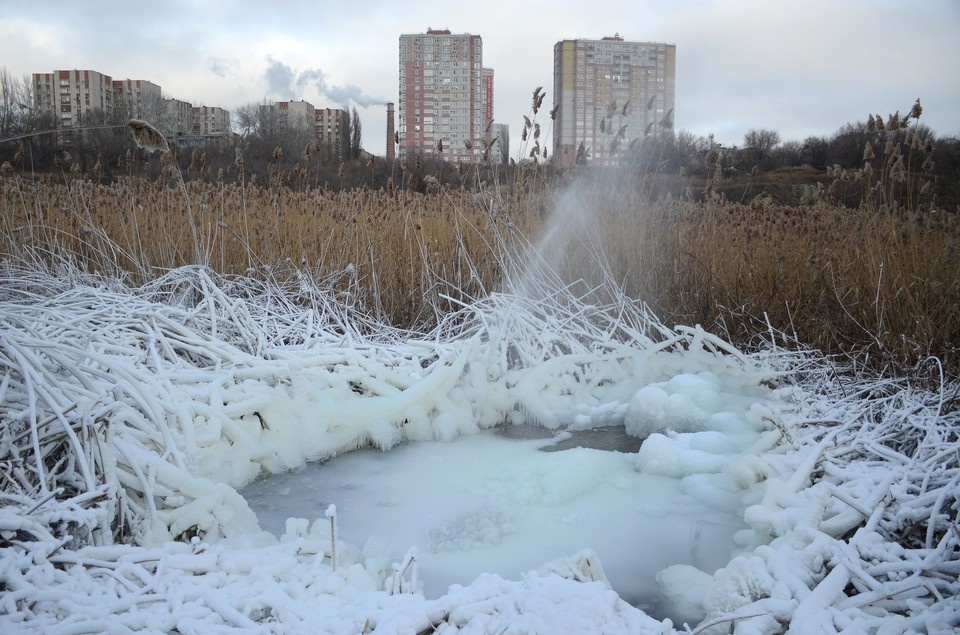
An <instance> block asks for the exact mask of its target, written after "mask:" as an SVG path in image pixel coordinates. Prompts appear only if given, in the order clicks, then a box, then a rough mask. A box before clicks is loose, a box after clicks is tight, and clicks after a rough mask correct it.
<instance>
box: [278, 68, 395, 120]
mask: <svg viewBox="0 0 960 635" xmlns="http://www.w3.org/2000/svg"><path fill="white" fill-rule="evenodd" d="M263 78H264V80H265V81H266V83H267V94H268V95H271V96H274V97H278V98H280V99H291V100H292V99H301V98H302V95H303V93H304V91H305V90H308V89H315V90H316V91H317V92H318V93H320V95H321V96H323V97H325V98H327V99H329V100H330V101H331V102H333V103H335V104H337V105H340V106H344V107H347V106H350V105H351V104H353V105H356V106H360V107H362V108H366V107H368V106H375V105H378V104H384V103H386V102H387V101H389V100H388V99H386V98H384V97H375V96H372V95H367V94H366V93H364V92H363V89H362V88H360V87H359V86H357V85H355V84H344V85H342V86H336V85H330V84H328V83H327V76H326V74H325V73H324V72H323V70H322V69H319V68H308V69H306V70H304V71H297V70H295V69H294V68H292V67H291V66H290V65H288V64H285V63H283V62H281V61H279V60H276V59H274V58H272V57H270V56H268V57H267V69H266V70H265V71H264V73H263ZM318 105H322V104H318Z"/></svg>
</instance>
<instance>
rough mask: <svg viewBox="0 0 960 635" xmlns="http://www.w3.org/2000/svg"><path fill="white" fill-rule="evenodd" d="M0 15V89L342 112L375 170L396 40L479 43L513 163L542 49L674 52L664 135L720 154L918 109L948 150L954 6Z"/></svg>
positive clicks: (956, 104) (242, 8) (376, 1)
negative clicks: (608, 46)
mask: <svg viewBox="0 0 960 635" xmlns="http://www.w3.org/2000/svg"><path fill="white" fill-rule="evenodd" d="M0 5H2V6H0V66H5V67H6V68H7V70H8V71H9V72H10V73H12V74H13V75H14V76H17V77H19V76H22V75H26V74H30V73H34V72H51V71H53V70H54V69H63V68H78V69H93V70H97V71H100V72H102V73H105V74H107V75H111V76H112V77H113V78H114V79H126V78H130V79H147V80H150V81H152V82H154V83H157V84H159V85H160V86H161V87H162V89H163V92H164V96H168V97H176V98H179V99H184V100H187V101H190V102H192V103H193V104H194V105H201V104H202V105H208V106H222V107H224V108H227V109H233V108H235V107H237V106H239V105H243V104H247V103H251V102H260V101H262V100H264V99H268V100H271V101H278V100H288V99H304V100H306V101H309V102H310V103H312V104H313V105H314V106H317V107H340V106H342V105H347V106H348V107H352V106H357V110H358V112H359V113H360V117H361V120H362V123H363V145H364V147H365V148H366V149H367V150H369V151H371V152H373V153H375V154H383V153H384V152H385V148H386V117H385V114H386V108H385V107H384V106H383V105H382V104H383V103H385V102H386V101H394V102H396V101H397V100H398V83H399V82H398V63H397V60H398V47H399V36H400V34H401V33H423V32H425V31H426V30H427V28H428V27H429V28H435V29H438V28H446V29H450V30H451V31H453V32H455V33H474V34H478V35H480V36H481V37H482V38H483V58H484V59H483V61H484V66H487V67H491V68H493V69H494V73H495V75H494V78H495V79H494V95H495V96H494V118H495V119H496V121H498V122H500V123H506V124H508V125H509V126H510V132H511V137H512V145H511V153H512V155H514V156H516V149H517V142H518V141H519V140H518V135H519V132H520V126H521V125H522V121H523V119H522V116H523V115H524V114H529V112H530V98H531V94H532V92H533V89H534V88H536V87H537V86H544V87H545V88H546V90H547V95H548V96H547V100H546V104H550V102H551V100H552V96H553V92H552V90H553V78H552V73H553V45H554V44H555V43H556V42H557V41H559V40H562V39H573V38H588V39H599V38H601V37H603V36H606V35H613V34H614V33H619V34H620V35H621V36H622V37H623V38H624V39H626V40H634V41H655V42H666V43H669V44H676V45H677V95H676V113H675V122H676V129H677V130H689V131H691V132H693V133H695V134H698V135H707V134H709V133H713V134H714V135H715V136H716V139H717V140H718V141H720V142H722V143H724V144H725V145H742V142H743V135H744V133H745V132H746V131H747V130H750V129H751V128H769V129H773V130H776V131H777V132H779V133H780V136H781V138H782V139H784V140H797V141H802V140H803V139H804V138H806V137H808V136H810V135H823V136H829V135H831V134H833V133H834V132H836V131H837V129H838V128H840V126H842V125H843V124H844V123H848V122H855V121H865V120H866V118H867V115H868V114H870V113H874V114H882V115H883V116H884V117H886V116H887V115H888V114H889V113H891V112H893V111H895V110H900V111H901V113H905V112H906V111H908V110H909V109H910V106H911V105H912V104H913V102H914V100H915V99H917V98H918V97H919V98H920V100H921V103H922V104H923V107H924V111H923V119H922V121H923V122H925V123H926V124H927V125H928V126H930V127H931V128H933V130H934V131H935V132H936V133H937V134H938V135H940V136H958V135H960V70H958V69H957V66H958V62H960V0H768V1H761V0H715V1H711V0H689V1H684V0H676V1H673V0H662V1H661V0H634V1H632V2H631V1H628V2H607V3H600V2H596V1H593V0H591V1H584V0H550V1H541V0H525V1H523V2H512V1H511V2H507V1H505V0H482V1H480V2H469V1H468V2H459V1H457V0H443V1H435V0H427V1H423V2H420V1H417V2H398V1H397V0H360V1H355V2H345V1H343V0H337V1H336V2H330V1H327V0H319V1H314V2H298V3H282V4H280V3H274V2H264V1H259V2H257V1H253V0H240V1H236V2H227V1H226V0H198V1H187V0H151V1H149V2H143V1H141V0H122V1H121V0H87V1H85V2H82V3H78V2H76V1H75V0H74V1H71V2H60V1H51V0H2V1H0ZM546 104H545V106H546ZM550 107H552V104H550ZM544 110H545V111H546V110H549V108H547V107H545V108H544ZM541 117H542V119H541V120H542V121H543V122H544V127H545V129H546V128H548V125H547V124H548V123H549V119H548V117H547V113H546V112H543V113H542V114H541Z"/></svg>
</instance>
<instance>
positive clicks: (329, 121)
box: [314, 108, 350, 161]
mask: <svg viewBox="0 0 960 635" xmlns="http://www.w3.org/2000/svg"><path fill="white" fill-rule="evenodd" d="M314 131H315V133H316V135H317V141H319V142H320V146H321V148H322V149H325V150H326V151H327V152H329V153H330V155H331V158H334V159H338V160H340V161H344V160H346V159H347V156H348V155H349V153H350V113H349V112H347V111H346V109H344V108H317V109H316V110H315V111H314Z"/></svg>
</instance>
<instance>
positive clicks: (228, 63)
mask: <svg viewBox="0 0 960 635" xmlns="http://www.w3.org/2000/svg"><path fill="white" fill-rule="evenodd" d="M237 66H238V63H237V60H235V59H227V58H225V57H211V58H209V59H207V68H208V69H210V72H211V73H213V74H214V75H216V76H217V77H226V76H227V75H232V74H233V72H234V70H235V69H236V68H237Z"/></svg>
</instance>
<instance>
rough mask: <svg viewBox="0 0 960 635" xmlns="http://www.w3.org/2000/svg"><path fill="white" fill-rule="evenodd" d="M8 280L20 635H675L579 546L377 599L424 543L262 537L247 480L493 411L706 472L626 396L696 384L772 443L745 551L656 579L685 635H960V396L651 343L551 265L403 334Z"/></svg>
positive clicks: (1, 330) (182, 275) (313, 311)
mask: <svg viewBox="0 0 960 635" xmlns="http://www.w3.org/2000/svg"><path fill="white" fill-rule="evenodd" d="M0 273H2V285H0V418H2V421H3V429H2V431H0V464H2V467H3V470H2V477H0V478H2V479H3V484H2V493H0V497H2V498H0V503H2V506H0V591H2V594H0V623H3V624H6V625H8V626H17V627H20V628H28V629H33V630H37V631H51V632H53V631H55V630H57V629H59V630H60V631H62V632H74V633H81V632H129V631H131V630H145V631H150V632H169V631H172V630H174V629H176V630H178V631H179V632H206V631H209V630H211V629H213V630H221V631H222V630H229V629H231V628H233V629H243V630H245V631H253V632H257V631H259V632H297V631H307V630H309V631H311V632H316V631H317V629H322V630H326V631H328V632H342V633H356V632H364V631H370V630H373V629H376V630H377V632H400V631H404V632H409V631H413V632H422V631H427V632H429V631H428V629H431V628H436V629H437V630H439V631H440V632H457V629H461V628H463V629H465V630H467V631H470V632H503V629H504V628H507V629H508V630H509V631H510V632H529V631H532V630H536V629H541V630H546V631H551V630H554V631H555V630H556V628H557V627H559V626H564V627H566V628H570V627H573V626H574V621H576V620H579V622H577V623H576V625H575V626H576V628H577V630H578V632H590V631H591V630H592V631H594V632H604V631H606V632H611V631H616V632H650V633H654V632H656V633H660V632H670V631H671V630H672V626H671V625H670V624H667V623H661V622H658V621H656V620H653V619H651V618H649V617H648V616H645V615H643V614H642V613H641V612H640V611H639V610H637V609H634V608H633V607H630V606H629V605H627V604H626V603H624V602H623V601H622V600H620V599H619V598H617V596H616V594H615V593H613V592H612V591H611V590H610V589H609V586H605V584H604V578H603V574H602V569H601V568H600V567H599V563H597V562H595V557H592V556H591V555H590V554H589V553H581V554H577V555H575V556H572V557H571V558H570V559H569V560H566V561H563V562H560V563H552V564H551V565H549V566H547V567H545V568H544V569H543V570H541V571H539V572H532V573H531V574H530V575H528V576H526V577H524V579H523V580H520V581H514V582H510V581H504V580H501V579H499V578H497V577H495V576H494V577H481V578H480V579H478V580H477V581H476V582H475V583H473V584H471V585H469V586H467V587H463V588H453V589H451V591H450V592H449V593H448V594H447V595H445V596H444V597H442V598H440V599H438V600H431V601H427V600H424V599H423V598H422V597H421V596H418V595H417V594H416V593H413V594H411V593H397V594H391V593H390V591H392V590H399V591H406V590H407V589H415V588H416V576H417V567H416V555H415V554H413V555H411V557H410V558H409V559H408V560H409V562H407V561H405V562H403V563H400V564H398V565H397V566H396V567H392V566H391V563H389V562H385V561H382V559H379V558H378V556H376V555H374V554H372V553H369V552H365V551H364V550H362V549H359V548H357V547H356V546H352V545H345V544H340V543H338V542H336V540H337V539H336V536H331V532H330V525H331V523H330V521H329V519H318V521H317V522H314V523H313V524H312V525H311V524H310V523H308V522H307V521H302V522H301V521H293V520H291V521H290V522H289V523H288V531H287V534H286V535H285V536H284V538H283V539H281V541H280V542H279V543H277V541H276V540H274V539H272V538H271V537H269V536H267V535H266V534H264V533H263V532H261V531H260V530H259V527H258V526H257V522H256V519H255V517H254V515H253V513H252V512H251V511H250V509H249V507H248V506H247V504H246V502H245V501H244V500H243V499H242V498H241V497H240V496H239V494H237V491H236V488H238V487H241V486H243V485H245V484H247V483H249V482H250V481H251V480H253V479H254V478H256V477H258V476H259V475H261V474H264V473H271V472H279V471H283V470H288V469H292V468H295V467H297V466H300V465H302V464H303V463H304V462H306V461H315V460H322V459H323V458H325V457H328V456H331V455H334V454H337V453H341V452H347V451H350V450H352V449H355V448H357V447H361V446H368V445H370V446H375V447H379V448H382V449H384V450H388V449H389V448H391V447H393V446H394V445H396V444H397V443H400V442H403V441H407V440H411V441H416V440H424V439H450V438H452V437H454V436H457V435H460V434H469V433H471V432H474V431H476V430H477V429H479V428H484V427H492V426H495V425H498V424H500V423H503V422H505V421H510V422H516V423H519V422H530V423H536V424H539V425H543V426H546V427H550V428H560V427H570V426H572V427H577V426H580V427H588V426H595V425H603V424H627V425H629V426H630V427H631V428H635V429H638V430H639V429H643V430H644V433H645V434H652V435H653V436H651V439H655V441H656V443H657V444H659V445H660V446H661V447H663V446H671V447H674V448H675V449H677V450H678V451H677V452H675V453H674V454H673V456H676V457H677V459H676V460H677V461H678V465H676V466H675V467H674V469H675V470H676V471H677V473H681V474H682V473H688V474H695V473H696V471H697V468H696V466H695V465H694V463H689V464H688V463H687V462H689V461H693V460H694V459H691V458H685V457H690V456H693V455H694V453H693V452H684V451H682V450H687V449H689V447H692V446H691V444H693V440H694V439H695V436H694V435H695V434H696V433H697V431H698V429H697V428H696V426H694V427H693V428H690V427H689V426H688V427H687V428H686V429H684V430H683V431H678V430H673V431H671V430H670V429H669V417H668V418H666V419H665V421H666V422H667V423H665V424H663V427H662V428H660V429H651V428H650V427H649V426H646V427H645V426H644V425H641V424H642V422H637V421H635V419H636V408H637V401H638V399H639V400H642V399H643V395H644V394H646V393H642V392H641V389H643V388H644V387H646V386H651V385H654V384H657V383H658V382H666V381H668V380H670V379H671V378H674V377H677V376H679V375H683V374H692V375H695V374H698V373H703V374H706V373H709V374H711V376H720V377H724V378H725V380H726V381H727V382H730V383H732V384H735V385H738V386H741V387H743V388H744V389H748V388H749V389H750V390H753V391H755V395H756V399H757V406H756V408H755V409H754V411H753V415H752V419H751V421H752V422H753V423H754V425H755V426H756V428H757V432H758V434H760V443H759V444H758V445H757V446H756V447H755V448H754V449H755V452H754V454H753V455H752V456H743V457H740V458H739V459H737V460H736V461H735V462H733V463H731V464H730V465H728V466H725V467H724V468H723V469H724V473H725V475H726V476H727V477H729V478H730V479H732V480H731V482H732V485H731V486H732V487H734V488H737V487H740V488H745V487H755V486H758V487H759V488H760V489H761V490H762V492H763V495H762V498H761V499H760V500H757V501H755V504H754V505H752V506H751V507H749V508H748V509H747V512H746V520H747V521H748V523H749V525H750V527H751V530H750V531H749V532H748V533H747V534H745V535H743V536H742V537H741V539H742V544H743V545H744V552H743V554H742V555H741V556H738V557H737V558H735V559H734V560H733V561H732V562H731V563H730V565H729V566H727V567H725V568H724V569H721V570H720V571H718V572H716V573H715V574H712V575H711V574H710V572H706V573H699V572H691V571H688V570H674V571H669V572H666V574H665V575H664V576H663V580H662V583H663V585H664V587H665V588H666V589H667V590H674V591H676V590H677V589H678V588H684V587H686V588H688V589H689V588H692V587H693V586H695V585H691V584H689V582H690V581H691V580H694V579H697V580H701V581H704V584H702V585H701V586H700V587H698V588H701V589H702V592H701V593H699V594H697V595H695V597H692V598H688V600H689V601H690V602H691V604H693V605H695V607H698V609H699V610H700V615H702V616H703V617H704V619H705V622H704V626H703V627H702V628H701V629H700V630H701V631H702V630H704V629H707V628H709V629H711V630H710V632H714V631H719V632H724V631H727V630H730V629H731V628H732V627H733V626H734V625H736V627H737V628H738V632H780V631H783V630H786V629H788V628H792V629H794V631H795V632H810V631H811V629H812V630H815V631H825V632H829V631H832V630H841V629H843V628H854V629H862V630H871V629H877V628H880V627H885V628H888V626H885V625H890V624H893V625H895V628H896V629H897V630H898V631H905V630H911V629H912V630H914V631H924V630H926V631H928V632H933V631H936V630H937V629H938V628H940V627H948V626H950V625H953V626H956V625H957V624H958V623H960V612H958V601H957V594H958V593H960V584H958V581H957V576H958V574H960V560H958V556H957V554H958V545H960V536H958V532H957V512H958V490H960V488H958V484H960V464H958V453H957V429H958V423H960V422H958V418H960V415H958V409H957V401H956V390H957V387H956V386H951V385H948V384H946V383H942V384H941V387H940V390H939V391H933V392H930V391H929V390H925V389H922V388H917V387H914V386H913V385H911V384H910V382H908V381H907V380H888V379H871V378H867V377H854V376H850V375H849V374H846V373H844V372H843V370H842V369H840V370H838V369H835V368H834V367H833V366H831V365H830V364H829V363H828V361H827V360H824V359H822V358H820V357H819V356H817V355H815V354H813V353H806V352H802V351H799V352H798V351H793V350H786V349H782V348H779V347H777V346H776V345H775V344H774V343H772V342H771V343H769V344H768V345H767V346H765V347H763V348H761V349H760V350H758V351H756V352H751V353H749V354H748V353H743V352H740V351H737V350H736V349H734V348H733V347H731V346H729V345H728V344H727V343H725V342H724V341H722V340H720V339H719V338H717V337H715V336H712V335H710V334H709V333H706V332H704V331H703V330H702V329H700V328H696V327H694V328H684V327H678V328H667V327H666V326H664V325H663V324H661V323H659V322H658V321H657V320H656V319H655V318H653V317H652V316H651V315H650V314H649V313H647V312H646V311H645V309H644V308H643V307H642V306H641V305H639V304H637V303H634V302H630V301H628V300H626V299H624V298H622V297H620V296H618V295H617V294H616V293H615V292H611V291H610V288H609V287H608V288H605V289H602V290H588V291H586V292H583V291H578V290H576V289H575V287H571V286H564V285H562V284H556V281H555V280H551V279H550V277H549V275H546V274H545V275H543V276H539V277H535V278H534V279H535V280H539V281H540V282H537V283H536V284H538V285H539V286H538V287H537V288H536V289H535V292H533V291H531V288H530V284H531V283H530V282H529V281H527V282H526V283H525V291H526V292H527V293H526V294H525V295H520V294H517V293H512V292H509V291H508V292H505V293H501V294H490V295H489V296H487V297H486V298H484V299H478V300H476V301H472V302H469V303H464V304H463V305H462V308H461V309H460V310H459V311H457V312H455V313H452V314H449V315H448V316H447V317H446V318H445V319H443V320H442V321H441V322H440V323H439V325H438V326H437V327H436V328H435V329H434V330H432V331H430V332H426V333H412V332H407V331H403V330H399V329H394V328H390V327H388V326H386V325H383V324H379V323H378V322H377V320H376V319H374V318H372V317H370V316H369V315H366V314H362V313H360V312H359V311H358V310H357V309H356V308H355V306H354V305H352V304H350V303H349V302H344V301H343V299H344V298H343V297H342V296H340V295H338V293H337V292H335V291H334V290H333V286H330V287H326V288H325V287H322V286H318V285H316V284H311V282H313V279H306V278H305V279H304V280H303V284H300V285H297V286H296V287H291V286H290V283H289V282H283V283H280V282H277V281H276V279H272V278H270V277H259V278H256V279H255V278H247V277H231V278H226V277H220V276H217V275H215V274H213V273H211V272H210V271H209V270H207V269H205V268H200V267H187V268H180V269H175V270H172V271H170V272H169V273H167V274H166V275H163V276H160V277H158V278H156V279H154V280H151V281H149V282H148V283H146V284H143V285H141V286H131V285H128V284H124V283H123V281H122V280H118V279H116V278H110V277H97V276H93V275H89V274H84V273H82V272H80V271H79V270H77V269H74V268H71V267H70V266H69V265H67V264H65V265H64V266H63V267H62V268H61V270H59V271H57V272H56V273H57V275H52V274H51V272H50V271H48V270H45V269H42V268H40V267H16V266H15V265H13V264H10V263H6V264H5V268H4V269H3V271H2V272H0ZM345 275H348V273H347V272H345ZM285 280H286V279H285ZM532 297H533V298H536V300H532V299H530V298H532ZM448 300H449V301H450V302H453V303H456V302H459V300H455V299H453V298H449V299H448ZM931 363H932V362H931ZM638 395H640V397H638ZM685 425H687V424H685ZM688 446H689V447H688ZM641 452H642V451H641ZM334 552H336V559H337V560H338V562H337V563H336V566H334V563H332V562H331V558H332V556H333V555H334ZM704 576H705V577H704ZM711 623H712V624H715V626H710V627H708V626H707V625H708V624H711ZM471 629H472V630H471ZM510 629H512V630H510ZM750 629H752V630H750Z"/></svg>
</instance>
